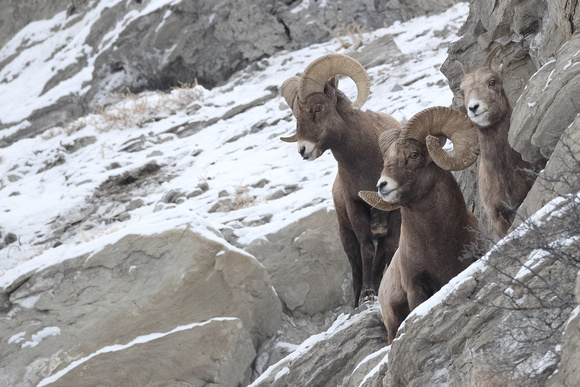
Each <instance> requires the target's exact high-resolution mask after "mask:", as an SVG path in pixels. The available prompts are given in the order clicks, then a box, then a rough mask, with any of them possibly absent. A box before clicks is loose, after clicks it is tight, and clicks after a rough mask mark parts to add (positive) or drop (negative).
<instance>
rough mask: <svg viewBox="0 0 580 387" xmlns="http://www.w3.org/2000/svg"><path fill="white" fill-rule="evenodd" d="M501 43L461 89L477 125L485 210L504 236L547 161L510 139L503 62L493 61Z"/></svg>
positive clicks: (510, 109) (481, 195)
mask: <svg viewBox="0 0 580 387" xmlns="http://www.w3.org/2000/svg"><path fill="white" fill-rule="evenodd" d="M500 47H501V46H499V45H498V46H496V47H495V48H493V49H492V50H491V51H490V53H489V54H488V56H487V58H486V60H485V63H484V65H483V67H481V68H479V69H477V70H475V71H472V72H470V73H466V72H465V69H464V68H463V66H462V65H461V63H459V62H457V63H458V64H459V65H460V66H461V70H462V71H463V75H464V77H463V81H462V82H461V85H460V89H461V93H462V94H463V97H464V104H465V108H466V110H467V114H468V116H469V118H470V119H471V121H473V122H474V123H475V124H476V125H477V126H478V137H479V146H480V148H481V159H480V162H479V196H480V199H481V202H482V203H483V206H484V208H485V211H486V212H487V214H488V215H489V216H490V218H491V219H492V221H493V223H494V228H495V230H496V232H497V234H498V235H499V237H500V238H503V237H504V236H505V235H506V234H507V233H508V230H509V228H510V226H511V224H512V222H513V221H514V218H515V216H516V211H517V209H518V207H519V206H520V204H522V202H523V201H524V199H525V197H526V195H527V194H528V191H529V190H530V188H532V185H533V184H534V180H535V174H534V173H530V172H531V171H533V172H539V171H540V170H541V169H542V168H543V167H544V166H545V164H546V160H545V159H544V160H540V161H539V162H537V163H535V164H530V163H528V162H526V161H524V160H523V159H522V156H521V155H520V154H519V153H518V152H517V151H515V150H514V149H513V148H512V147H511V146H510V145H509V143H508V132H509V129H510V118H511V115H512V108H511V106H510V103H509V101H508V99H507V96H506V93H505V91H504V89H503V86H502V83H503V64H501V65H500V66H499V67H498V68H497V69H493V68H492V66H491V63H492V61H493V58H494V56H495V55H496V53H497V52H498V50H499V49H500Z"/></svg>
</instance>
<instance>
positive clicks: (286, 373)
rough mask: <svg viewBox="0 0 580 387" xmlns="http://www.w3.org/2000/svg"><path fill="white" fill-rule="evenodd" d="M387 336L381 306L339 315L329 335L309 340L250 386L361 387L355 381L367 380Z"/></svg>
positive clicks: (316, 336) (362, 307)
mask: <svg viewBox="0 0 580 387" xmlns="http://www.w3.org/2000/svg"><path fill="white" fill-rule="evenodd" d="M386 334H387V333H386V331H385V327H384V325H383V323H382V321H381V319H380V312H379V310H378V303H375V304H373V305H371V306H368V307H367V306H366V305H363V306H361V307H360V308H358V309H356V310H355V311H354V312H353V313H351V314H350V315H342V316H340V317H339V318H338V319H337V320H336V322H335V323H334V324H333V325H332V327H330V328H329V329H328V330H327V331H326V332H322V333H320V334H318V335H314V336H312V337H310V338H309V339H308V340H307V341H305V342H304V343H302V344H301V345H300V346H299V347H298V348H297V349H296V350H295V351H294V352H292V353H291V354H289V355H288V356H287V357H285V358H284V359H282V360H280V361H279V362H278V363H276V364H275V365H273V366H272V367H270V368H268V370H267V371H266V372H264V373H263V374H262V375H261V376H260V377H259V378H258V379H257V380H256V381H254V383H252V385H251V386H254V387H258V386H268V387H270V386H272V387H276V386H312V387H321V386H328V387H331V386H332V387H334V386H339V385H345V386H352V385H358V384H354V380H359V381H362V379H364V376H363V375H364V373H363V372H364V371H366V370H367V369H368V368H366V367H365V366H364V365H365V364H366V363H367V362H368V361H369V360H368V357H369V355H372V354H373V353H375V352H377V351H381V349H382V348H384V346H385V345H386ZM371 357H372V356H371ZM361 365H362V366H361Z"/></svg>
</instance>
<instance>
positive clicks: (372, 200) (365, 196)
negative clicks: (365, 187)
mask: <svg viewBox="0 0 580 387" xmlns="http://www.w3.org/2000/svg"><path fill="white" fill-rule="evenodd" d="M358 196H359V197H360V198H361V199H362V200H364V201H365V202H366V203H367V204H368V205H370V206H371V207H373V208H377V209H379V210H381V211H394V210H397V209H399V208H401V205H399V204H393V203H387V202H385V201H384V200H383V199H381V197H380V196H379V194H378V193H377V192H376V191H359V192H358Z"/></svg>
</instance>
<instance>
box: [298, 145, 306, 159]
mask: <svg viewBox="0 0 580 387" xmlns="http://www.w3.org/2000/svg"><path fill="white" fill-rule="evenodd" d="M304 152H306V147H305V146H303V147H300V149H299V150H298V153H300V156H302V157H304Z"/></svg>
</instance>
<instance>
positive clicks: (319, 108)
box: [314, 105, 322, 113]
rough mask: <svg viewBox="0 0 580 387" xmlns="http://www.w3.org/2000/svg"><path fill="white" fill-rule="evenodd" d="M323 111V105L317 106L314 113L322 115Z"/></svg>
mask: <svg viewBox="0 0 580 387" xmlns="http://www.w3.org/2000/svg"><path fill="white" fill-rule="evenodd" d="M321 111H322V105H317V106H316V107H315V108H314V112H315V113H320V112H321Z"/></svg>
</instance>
